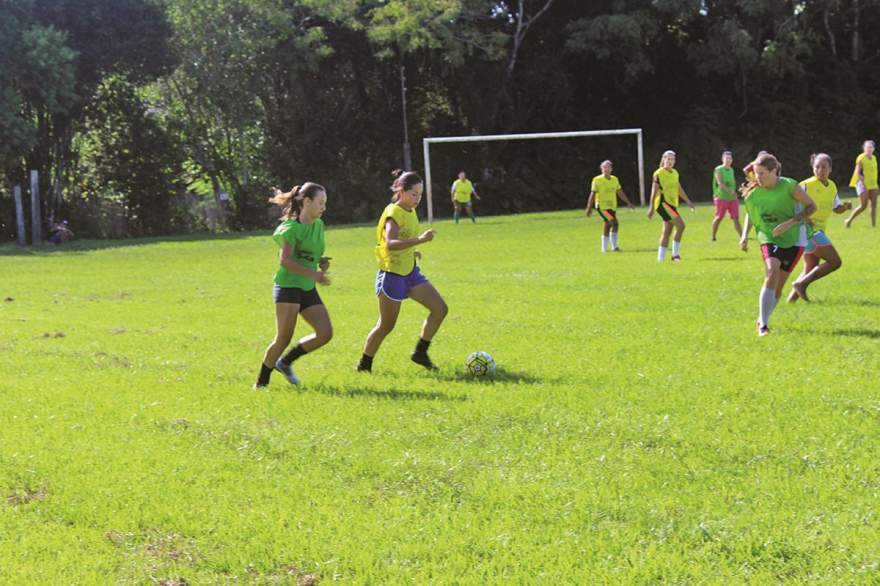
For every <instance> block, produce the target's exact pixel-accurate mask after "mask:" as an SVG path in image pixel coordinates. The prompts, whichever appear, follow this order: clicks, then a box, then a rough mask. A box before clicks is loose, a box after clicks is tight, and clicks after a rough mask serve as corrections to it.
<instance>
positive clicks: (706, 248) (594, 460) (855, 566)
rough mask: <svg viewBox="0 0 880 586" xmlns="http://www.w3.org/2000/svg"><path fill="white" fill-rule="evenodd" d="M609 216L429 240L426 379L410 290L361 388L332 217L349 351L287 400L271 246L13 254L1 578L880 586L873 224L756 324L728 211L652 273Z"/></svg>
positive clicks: (488, 221)
mask: <svg viewBox="0 0 880 586" xmlns="http://www.w3.org/2000/svg"><path fill="white" fill-rule="evenodd" d="M331 205H332V201H331ZM620 215H621V225H622V227H621V240H620V244H621V247H622V248H623V252H621V253H618V254H611V253H609V254H605V255H602V254H601V253H600V252H599V230H600V225H599V220H598V219H597V218H595V217H594V218H592V219H590V220H587V219H585V218H583V217H582V212H579V211H578V212H575V211H572V212H565V213H550V214H541V215H525V216H517V217H503V218H484V219H481V221H480V224H478V225H477V226H472V225H470V224H464V223H463V224H462V225H460V226H454V225H452V224H451V223H449V222H440V223H438V224H437V225H436V227H437V229H438V235H437V238H436V240H435V241H434V242H433V243H430V244H428V245H425V246H424V247H422V250H423V251H424V260H423V262H422V267H423V270H424V272H425V274H426V275H427V276H429V277H430V278H431V279H432V281H433V282H434V284H435V285H436V286H437V288H438V289H439V290H440V291H441V292H442V293H443V294H444V296H445V298H446V300H447V302H448V303H449V306H450V315H449V318H448V320H447V322H446V323H445V325H444V327H443V329H442V330H441V331H440V334H439V335H438V336H437V338H436V340H435V343H434V345H433V346H432V348H431V353H432V357H433V358H434V360H435V361H436V362H438V363H439V364H440V365H441V366H442V367H443V368H442V370H441V371H440V373H439V374H436V375H435V374H429V373H427V372H424V371H422V370H420V369H419V368H418V367H417V366H415V365H413V364H412V363H410V361H409V359H408V356H409V352H410V351H411V349H412V346H413V345H414V344H415V342H416V339H417V335H418V327H419V324H420V322H421V320H422V319H423V317H424V312H423V310H421V308H419V307H417V306H415V305H412V304H408V305H406V306H405V307H404V310H403V312H402V316H401V320H400V322H399V324H398V328H397V330H396V331H395V333H394V334H392V336H391V337H390V338H389V339H388V341H387V342H386V345H385V347H384V348H383V349H382V351H381V352H380V354H379V355H378V356H377V357H376V362H375V366H374V374H373V375H371V376H370V375H359V374H357V373H355V372H354V365H355V363H356V362H357V359H358V357H359V355H360V350H361V345H362V343H363V339H364V337H365V335H366V333H367V331H368V330H369V329H370V328H371V326H372V325H373V323H374V322H375V319H376V307H375V300H374V297H373V295H372V286H373V279H374V273H375V270H374V263H373V258H372V238H373V229H372V228H369V227H359V228H345V229H343V228H339V229H331V230H330V231H328V234H327V240H328V254H329V255H331V256H333V257H334V265H333V269H332V274H333V276H334V278H335V280H334V283H333V285H332V286H331V287H329V288H326V289H323V290H322V295H323V297H324V300H325V302H326V303H327V306H328V309H329V311H330V314H331V316H332V318H333V320H334V326H335V334H336V335H335V338H334V340H333V341H332V342H331V344H330V345H329V346H328V347H326V348H325V349H323V350H321V351H319V352H317V353H315V354H313V355H308V356H306V357H304V358H303V359H302V360H301V361H300V362H298V363H297V371H298V373H299V374H300V376H301V377H302V378H303V380H304V386H303V387H301V388H299V389H295V388H293V387H290V386H288V385H287V383H285V382H284V381H283V380H282V379H281V378H280V377H278V376H277V374H276V376H275V377H274V378H273V382H272V384H271V385H270V387H269V390H268V391H266V392H254V391H252V390H251V389H250V385H251V384H252V383H253V382H254V379H255V377H256V371H257V368H258V366H259V362H260V359H261V356H262V352H263V350H264V348H265V346H266V345H267V344H268V342H269V341H270V339H271V337H272V334H273V327H274V322H273V304H272V300H271V278H272V274H273V272H274V268H275V264H276V250H275V248H274V245H273V244H272V243H271V241H270V239H269V238H268V231H267V234H260V235H247V236H242V237H229V238H215V239H201V240H200V239H180V240H173V239H169V240H158V241H148V242H147V241H134V242H120V243H74V245H73V246H72V247H71V248H69V249H66V250H59V251H50V252H44V251H38V252H30V253H18V252H16V251H15V250H13V249H12V248H3V249H0V490H2V491H3V494H2V495H0V496H2V497H3V500H2V501H0V582H2V583H9V584H38V583H39V584H113V583H115V584H151V583H156V584H169V585H170V584H183V583H184V582H186V583H189V584H233V583H247V584H297V583H299V584H307V583H311V582H313V581H315V580H316V581H317V582H319V583H329V582H332V581H340V582H343V583H356V584H400V583H412V584H426V583H436V584H538V583H540V584H563V583H572V584H574V583H577V584H586V583H615V584H616V583H646V582H659V583H731V582H745V581H752V582H754V583H767V582H770V581H774V580H790V581H794V582H811V583H812V582H825V583H843V584H854V583H864V584H878V583H880V458H878V455H880V390H878V386H880V385H878V358H877V357H878V354H880V352H878V351H880V314H878V308H880V271H878V263H880V259H878V257H877V255H876V254H875V251H876V250H877V244H878V239H880V231H878V230H873V229H871V228H870V227H869V223H868V220H867V217H866V216H863V217H862V218H860V219H859V221H858V222H856V224H855V226H854V227H853V228H852V229H851V230H844V228H843V226H842V221H841V219H840V218H839V217H835V218H833V219H832V221H831V227H830V230H829V233H830V235H831V237H832V239H833V240H834V241H835V244H836V245H837V246H838V249H839V250H840V252H841V255H842V257H843V259H844V266H843V268H842V269H841V271H840V272H838V273H835V274H834V275H832V276H831V277H829V278H828V279H826V280H825V281H822V282H819V283H817V284H816V285H815V286H814V287H813V288H812V289H811V294H812V297H813V299H814V302H813V303H811V304H809V305H807V304H805V303H800V304H797V305H795V306H781V307H780V309H778V310H777V312H776V314H774V317H773V320H772V321H771V325H772V326H773V334H772V335H771V336H769V337H768V338H758V337H757V336H756V335H755V328H754V322H755V317H756V313H757V297H758V290H759V288H760V283H761V278H762V268H761V267H762V265H761V261H760V259H759V252H758V251H757V246H755V245H754V244H753V246H752V250H751V251H750V252H749V253H748V254H743V253H742V252H740V251H739V249H738V247H737V243H736V237H735V234H734V232H733V229H732V228H731V227H730V224H729V221H726V222H725V224H724V225H722V227H721V232H720V241H719V242H716V243H711V242H709V222H710V220H711V212H710V210H709V208H705V207H701V208H699V209H698V212H697V213H696V214H690V213H686V215H685V219H686V221H687V222H688V228H687V232H686V234H685V242H684V246H683V248H682V255H683V257H684V262H682V263H680V264H672V263H669V262H667V263H664V264H658V263H657V261H656V240H657V235H658V233H659V228H660V224H659V221H658V220H657V219H656V218H655V220H654V221H652V222H650V223H649V222H648V221H647V220H646V219H645V217H644V213H643V212H642V211H638V212H633V213H631V212H629V211H627V210H624V211H622V212H621V214H620ZM3 299H6V301H3ZM303 331H304V330H301V331H300V332H299V333H302V332H303ZM473 350H486V351H488V352H490V353H491V354H492V355H493V356H494V357H495V358H496V360H497V361H498V364H499V368H500V372H499V375H498V377H496V379H495V380H494V381H493V382H483V383H481V382H476V381H473V380H469V379H468V378H467V377H466V376H464V374H463V370H464V369H463V366H462V363H463V360H464V357H465V356H466V355H467V353H468V352H470V351H473Z"/></svg>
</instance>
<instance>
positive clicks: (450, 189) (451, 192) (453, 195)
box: [449, 180, 458, 203]
mask: <svg viewBox="0 0 880 586" xmlns="http://www.w3.org/2000/svg"><path fill="white" fill-rule="evenodd" d="M456 185H458V181H457V180H456V181H454V182H453V183H452V187H450V188H449V197H450V198H452V202H453V203H455V186H456Z"/></svg>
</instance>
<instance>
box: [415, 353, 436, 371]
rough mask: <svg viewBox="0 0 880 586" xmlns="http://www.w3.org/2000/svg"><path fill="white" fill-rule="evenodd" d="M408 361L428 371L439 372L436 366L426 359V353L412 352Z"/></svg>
mask: <svg viewBox="0 0 880 586" xmlns="http://www.w3.org/2000/svg"><path fill="white" fill-rule="evenodd" d="M410 359H411V360H412V361H413V362H415V363H416V364H418V365H420V366H424V367H425V368H427V369H428V370H439V369H438V368H437V366H436V365H435V364H434V363H433V362H431V359H430V358H428V353H427V352H413V353H412V356H410Z"/></svg>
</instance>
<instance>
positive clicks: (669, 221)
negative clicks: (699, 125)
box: [648, 151, 696, 262]
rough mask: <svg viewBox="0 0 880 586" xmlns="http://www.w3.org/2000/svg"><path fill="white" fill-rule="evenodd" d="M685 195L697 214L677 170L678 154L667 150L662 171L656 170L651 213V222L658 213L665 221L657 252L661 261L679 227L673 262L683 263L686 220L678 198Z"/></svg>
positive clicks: (675, 238) (661, 162) (692, 209)
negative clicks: (682, 248)
mask: <svg viewBox="0 0 880 586" xmlns="http://www.w3.org/2000/svg"><path fill="white" fill-rule="evenodd" d="M679 196H681V198H682V199H684V201H686V202H687V204H688V205H689V206H690V208H691V211H695V210H696V208H694V202H692V201H691V200H690V198H689V197H688V196H687V193H685V191H684V187H682V186H681V182H680V181H679V178H678V171H676V170H675V151H666V152H665V153H663V157H662V158H661V159H660V168H659V169H657V170H656V171H654V181H653V184H652V186H651V202H650V206H649V207H650V209H649V210H648V219H649V220H650V219H651V218H653V217H654V212H657V214H658V215H659V216H660V217H661V218H662V219H663V231H662V232H661V233H660V248H659V249H658V251H657V260H658V261H660V262H662V261H664V260H666V249H667V247H668V246H669V236H670V234H672V228H673V227H674V228H675V236H674V238H673V241H672V260H673V261H675V262H678V261H680V260H681V254H680V251H681V236H682V234H684V220H682V218H681V214H680V213H678V199H679Z"/></svg>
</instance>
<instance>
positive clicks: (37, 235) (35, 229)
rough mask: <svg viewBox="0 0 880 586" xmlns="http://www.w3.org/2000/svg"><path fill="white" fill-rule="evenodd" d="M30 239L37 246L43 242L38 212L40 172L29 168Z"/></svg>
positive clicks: (41, 217) (40, 218) (41, 222)
mask: <svg viewBox="0 0 880 586" xmlns="http://www.w3.org/2000/svg"><path fill="white" fill-rule="evenodd" d="M31 239H32V244H33V245H34V246H37V245H39V244H42V243H43V216H42V215H41V214H40V174H39V173H38V172H37V171H36V170H31Z"/></svg>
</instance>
